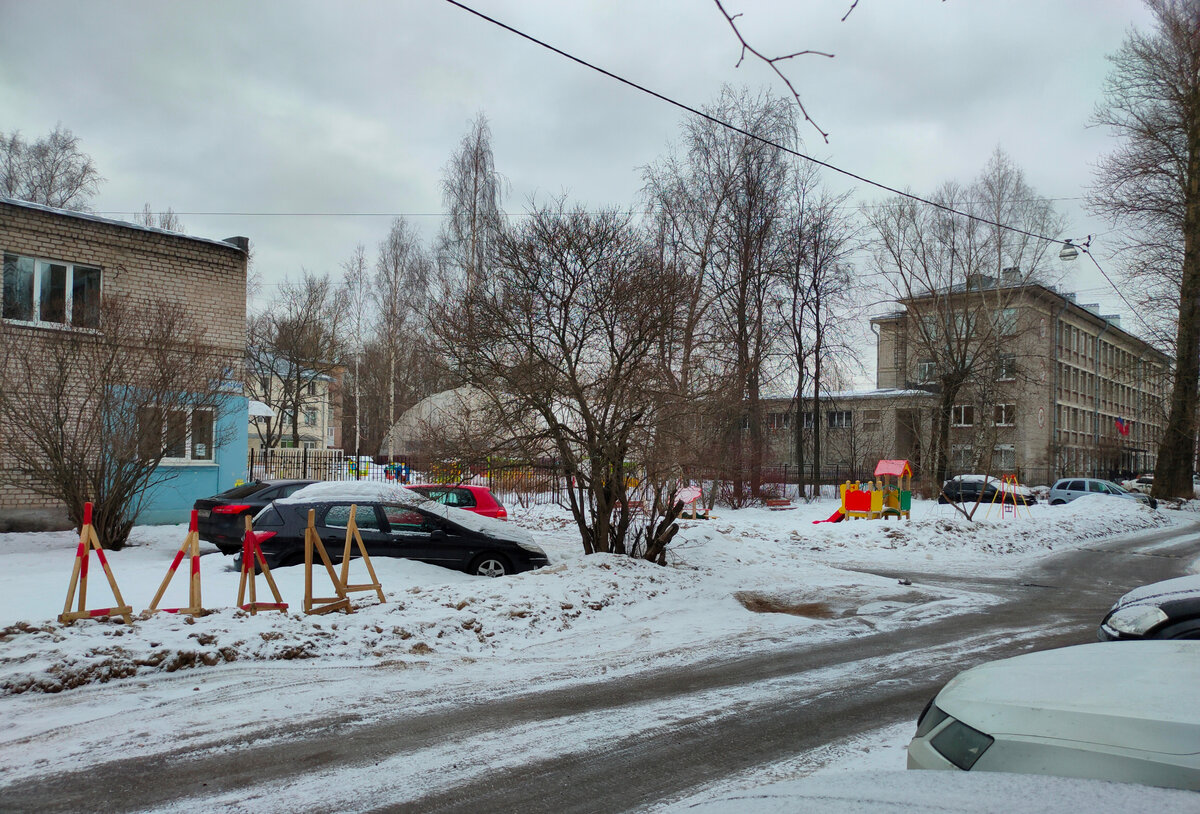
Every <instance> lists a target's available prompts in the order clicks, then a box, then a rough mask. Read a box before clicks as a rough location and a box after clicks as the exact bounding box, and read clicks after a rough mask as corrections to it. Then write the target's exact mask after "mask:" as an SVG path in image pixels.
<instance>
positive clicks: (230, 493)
mask: <svg viewBox="0 0 1200 814" xmlns="http://www.w3.org/2000/svg"><path fill="white" fill-rule="evenodd" d="M264 486H266V484H264V483H260V482H259V481H254V482H253V483H244V484H242V485H241V486H235V487H233V488H232V489H229V490H227V491H224V492H222V493H221V494H219V495H214V498H215V499H218V500H238V499H240V498H243V497H249V496H250V495H252V494H254V493H255V492H257V491H259V490H260V489H262V488H263V487H264Z"/></svg>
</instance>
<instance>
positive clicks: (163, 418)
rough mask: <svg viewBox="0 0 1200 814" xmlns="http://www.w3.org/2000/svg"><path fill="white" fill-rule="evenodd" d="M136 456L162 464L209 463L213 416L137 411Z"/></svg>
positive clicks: (195, 411) (154, 409)
mask: <svg viewBox="0 0 1200 814" xmlns="http://www.w3.org/2000/svg"><path fill="white" fill-rule="evenodd" d="M137 422H138V454H139V455H141V457H143V458H157V457H159V456H160V454H161V456H162V459H163V460H164V461H166V460H175V461H211V460H212V459H213V414H212V411H211V410H208V409H187V408H171V409H163V408H161V407H156V406H148V407H143V408H141V409H140V410H139V411H138V415H137Z"/></svg>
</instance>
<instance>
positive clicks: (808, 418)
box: [804, 412, 813, 430]
mask: <svg viewBox="0 0 1200 814" xmlns="http://www.w3.org/2000/svg"><path fill="white" fill-rule="evenodd" d="M812 428H813V414H812V413H811V412H809V413H805V414H804V429H806V430H811V429H812Z"/></svg>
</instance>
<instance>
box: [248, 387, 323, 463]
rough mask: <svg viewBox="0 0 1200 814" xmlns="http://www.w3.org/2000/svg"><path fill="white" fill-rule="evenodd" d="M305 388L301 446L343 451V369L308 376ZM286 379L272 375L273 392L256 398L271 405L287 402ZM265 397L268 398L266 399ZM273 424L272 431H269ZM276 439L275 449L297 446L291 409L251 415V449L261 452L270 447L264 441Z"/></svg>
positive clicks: (298, 423) (302, 405)
mask: <svg viewBox="0 0 1200 814" xmlns="http://www.w3.org/2000/svg"><path fill="white" fill-rule="evenodd" d="M304 378H305V380H306V381H305V383H304V385H303V396H302V398H301V399H300V401H301V406H300V410H299V415H298V416H297V417H298V419H299V421H298V422H297V427H298V429H299V431H300V443H299V445H298V446H299V447H300V448H303V449H341V446H342V432H341V406H340V405H341V395H342V391H341V382H340V369H339V370H338V371H336V372H335V374H334V375H332V376H326V375H324V374H315V373H314V374H310V375H306V376H305V377H304ZM255 388H256V389H259V390H261V388H262V385H261V381H260V382H256V383H255ZM283 390H284V385H283V380H282V379H281V378H280V377H279V376H277V375H271V376H270V392H261V393H256V394H255V395H256V397H258V398H259V399H261V400H263V401H265V402H266V403H267V404H269V405H282V404H285V403H287V401H288V400H287V399H285V398H284V397H283ZM264 396H265V398H263V397H264ZM267 422H270V426H271V428H272V432H268V431H267V429H266V426H267ZM272 435H273V436H274V440H273V443H272V444H271V448H274V449H288V448H291V447H295V446H297V445H296V444H295V443H294V442H293V438H292V412H291V409H290V408H288V409H279V410H274V409H273V410H272V415H270V416H266V415H263V416H251V417H250V426H249V435H248V437H249V447H250V449H251V450H254V451H260V450H262V449H264V448H266V444H265V443H264V439H265V438H267V437H270V436H272Z"/></svg>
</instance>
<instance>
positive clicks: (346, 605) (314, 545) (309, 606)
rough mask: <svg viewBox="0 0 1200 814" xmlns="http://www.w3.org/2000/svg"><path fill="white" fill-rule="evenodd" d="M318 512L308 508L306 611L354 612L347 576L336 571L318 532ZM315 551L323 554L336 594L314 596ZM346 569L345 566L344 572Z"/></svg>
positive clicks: (305, 537)
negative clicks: (347, 590)
mask: <svg viewBox="0 0 1200 814" xmlns="http://www.w3.org/2000/svg"><path fill="white" fill-rule="evenodd" d="M316 514H317V513H316V512H315V511H314V510H312V509H309V510H308V527H307V528H305V529H304V612H305V613H308V614H316V613H329V612H331V611H336V610H340V611H345V612H346V613H354V610H353V608H351V607H350V600H349V598H347V596H346V583H345V581H344V580H345V578H344V577H343V578H342V579H339V578H338V575H337V574H336V573H335V572H334V570H333V564H332V563H331V562H330V561H329V553H328V552H327V551H326V550H325V544H324V543H322V542H321V537H320V536H319V535H318V534H317V528H316ZM350 522H351V524H353V523H354V507H353V506H351V507H350ZM313 551H316V552H317V553H318V554H320V555H321V562H322V563H324V564H325V571H326V572H327V573H328V574H329V579H330V581H331V582H333V591H334V593H335V594H337V595H336V596H326V597H314V596H313V584H312V569H313ZM344 570H345V569H344V568H343V572H344Z"/></svg>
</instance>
